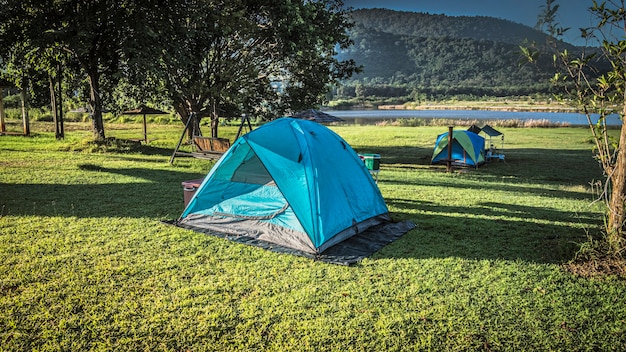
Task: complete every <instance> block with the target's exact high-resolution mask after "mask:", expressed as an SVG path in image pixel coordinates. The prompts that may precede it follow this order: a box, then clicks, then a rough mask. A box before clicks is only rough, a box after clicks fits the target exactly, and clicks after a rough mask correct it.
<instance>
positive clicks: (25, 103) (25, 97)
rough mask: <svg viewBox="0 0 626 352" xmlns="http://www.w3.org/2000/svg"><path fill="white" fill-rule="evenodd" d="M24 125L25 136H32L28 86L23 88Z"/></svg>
mask: <svg viewBox="0 0 626 352" xmlns="http://www.w3.org/2000/svg"><path fill="white" fill-rule="evenodd" d="M21 97H22V127H23V130H24V135H25V136H30V120H29V119H28V95H27V94H26V88H22V91H21Z"/></svg>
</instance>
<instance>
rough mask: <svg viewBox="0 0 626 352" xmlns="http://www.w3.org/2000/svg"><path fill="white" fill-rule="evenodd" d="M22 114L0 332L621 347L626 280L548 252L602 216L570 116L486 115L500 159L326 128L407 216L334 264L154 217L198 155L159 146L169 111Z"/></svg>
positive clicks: (449, 346) (7, 198) (41, 343)
mask: <svg viewBox="0 0 626 352" xmlns="http://www.w3.org/2000/svg"><path fill="white" fill-rule="evenodd" d="M107 128H108V129H107V131H108V135H109V136H112V137H117V138H139V137H140V136H141V127H140V125H115V126H113V125H111V126H107ZM32 129H33V131H35V135H34V136H33V137H30V138H24V137H19V136H0V165H1V166H0V292H1V294H0V350H7V351H18V350H81V351H82V350H128V351H136V350H194V351H200V350H207V351H209V350H224V351H227V350H281V351H282V350H311V351H313V350H314V351H325V350H342V351H343V350H410V351H414V350H427V349H428V350H439V351H441V350H459V351H475V350H492V351H493V350H500V351H520V350H602V351H610V350H624V349H626V318H625V317H626V304H625V303H624V299H623V298H624V296H625V295H626V283H625V282H624V281H623V280H621V279H618V278H615V277H595V278H584V277H579V276H576V275H574V274H572V273H570V272H569V271H567V270H565V269H564V266H565V264H567V263H569V262H570V261H572V260H573V259H574V258H575V257H576V254H577V250H578V249H579V246H580V244H581V243H584V242H586V241H588V239H589V236H592V235H595V234H597V233H598V231H599V227H600V225H601V223H602V216H601V213H600V208H599V206H598V205H597V204H596V203H594V199H595V195H594V190H593V187H592V185H593V184H594V180H598V179H600V178H601V176H602V175H601V173H600V170H599V168H598V167H597V164H596V162H595V161H594V160H593V158H592V153H591V146H592V145H591V143H590V140H589V136H588V132H587V130H586V129H584V128H551V129H543V128H542V129H539V128H537V129H528V128H526V129H518V128H503V129H502V131H503V132H504V133H505V145H504V147H505V150H504V152H505V154H506V162H494V163H489V164H487V165H485V166H483V167H481V168H479V169H458V170H456V171H455V172H454V173H446V172H444V168H443V167H440V166H432V165H430V163H429V162H430V156H431V155H430V154H431V153H432V148H433V143H434V141H435V137H436V135H437V134H439V133H441V132H444V131H445V127H433V126H427V127H399V126H384V127H381V126H335V127H332V129H333V130H335V131H336V132H337V133H338V134H339V135H341V136H342V137H344V138H345V139H346V140H347V141H348V142H349V143H350V144H351V145H352V146H353V148H355V149H356V150H357V151H359V152H364V153H379V154H381V156H382V165H381V173H380V175H379V182H378V185H379V187H380V189H381V191H382V193H383V196H384V198H385V200H386V202H387V204H388V206H389V209H390V211H391V212H392V215H393V217H394V218H395V219H412V220H413V221H415V223H416V224H417V225H418V226H417V229H415V230H413V231H411V232H409V233H408V234H406V235H405V236H403V237H402V238H401V239H399V240H398V241H396V242H394V243H392V244H390V245H389V246H387V247H385V248H383V249H382V250H381V251H379V252H378V253H376V254H375V255H374V256H372V257H371V258H368V259H366V260H364V261H363V262H361V263H360V264H358V265H356V266H353V267H343V266H337V265H332V264H325V263H321V262H316V261H312V260H309V259H305V258H300V257H294V256H291V255H286V254H277V253H273V252H268V251H266V250H262V249H259V248H256V247H249V246H245V245H241V244H236V243H231V242H228V241H226V240H222V239H218V238H213V237H209V236H206V235H202V234H198V233H195V232H191V231H187V230H183V229H180V228H176V227H173V226H168V225H165V224H163V223H161V221H162V220H168V219H174V218H176V217H178V216H179V215H180V213H181V212H182V187H181V182H182V181H186V180H191V179H195V178H199V177H202V176H204V175H205V174H206V172H207V171H208V170H209V169H210V167H211V165H212V164H211V162H207V161H202V160H196V159H185V158H177V159H176V160H175V163H174V165H169V164H168V163H167V161H168V159H169V157H170V155H171V152H172V149H173V148H174V145H175V144H176V140H177V138H178V137H179V136H180V132H181V131H180V128H179V126H171V125H170V126H157V125H151V126H149V135H150V138H151V139H154V140H153V141H152V142H150V143H149V144H148V145H139V144H136V143H128V142H124V141H122V140H120V139H117V140H114V141H113V142H112V143H109V144H108V145H99V146H98V145H93V144H90V143H88V142H87V139H88V138H87V137H88V136H89V132H88V131H87V127H86V126H85V125H81V124H76V125H73V126H71V128H69V130H70V131H69V132H68V134H67V138H66V139H65V140H64V141H56V140H55V139H54V136H53V134H52V133H50V132H37V131H42V130H43V129H44V127H43V126H42V125H38V124H37V123H35V124H34V125H33V127H32ZM222 132H223V133H224V135H225V136H229V137H230V138H231V139H232V137H233V136H234V134H235V133H236V127H230V126H227V127H223V128H222ZM329 157H332V156H329Z"/></svg>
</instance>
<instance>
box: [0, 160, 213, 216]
mask: <svg viewBox="0 0 626 352" xmlns="http://www.w3.org/2000/svg"><path fill="white" fill-rule="evenodd" d="M79 169H80V170H82V171H83V172H84V175H82V176H83V177H84V178H85V179H89V178H93V177H96V178H97V177H99V175H100V174H102V173H112V174H118V175H122V176H130V177H133V178H136V179H137V181H135V182H120V183H91V184H66V185H64V184H37V183H27V184H6V183H0V195H2V196H1V197H0V207H1V211H2V213H1V214H2V215H14V216H62V217H78V218H87V217H131V218H140V217H149V218H165V219H171V218H176V217H178V216H179V215H180V214H181V213H182V211H183V205H184V204H183V187H182V182H184V181H188V180H194V179H199V178H203V177H204V176H205V175H202V174H198V173H194V172H183V171H173V170H156V169H144V168H120V169H112V168H104V167H101V166H98V165H93V164H82V165H79Z"/></svg>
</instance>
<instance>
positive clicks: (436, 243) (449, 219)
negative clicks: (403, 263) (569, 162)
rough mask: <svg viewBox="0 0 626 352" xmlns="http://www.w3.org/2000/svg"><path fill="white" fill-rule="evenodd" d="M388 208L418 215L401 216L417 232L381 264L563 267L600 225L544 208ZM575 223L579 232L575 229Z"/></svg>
mask: <svg viewBox="0 0 626 352" xmlns="http://www.w3.org/2000/svg"><path fill="white" fill-rule="evenodd" d="M387 204H389V205H392V206H395V207H398V208H401V209H411V210H414V211H418V213H419V215H417V216H416V215H415V213H411V214H408V213H397V214H394V218H396V217H399V218H411V219H412V220H413V221H414V222H415V223H416V224H417V228H416V229H414V230H412V231H410V232H409V233H407V234H405V235H404V236H403V237H401V238H400V239H399V240H397V241H396V242H394V243H392V244H391V245H389V246H387V247H385V248H383V249H382V250H381V251H379V252H378V253H377V254H376V255H375V256H374V257H378V258H412V259H427V258H448V257H459V258H466V259H473V260H474V259H490V260H498V259H501V260H524V261H530V262H536V263H563V262H567V261H569V260H571V259H573V258H574V256H575V254H576V251H577V250H578V249H579V248H580V244H581V243H583V242H585V241H586V240H587V239H588V238H587V233H586V230H585V229H589V228H594V227H597V226H600V225H601V221H602V219H601V217H600V216H598V214H595V213H592V212H582V213H577V214H572V213H569V212H564V211H557V210H553V209H545V208H539V207H528V206H519V205H512V204H506V203H494V202H486V203H481V204H479V206H478V207H474V208H464V207H453V206H444V205H437V204H434V203H431V202H420V201H413V200H406V199H388V200H387ZM571 223H576V224H578V226H579V227H572V226H571V225H568V224H571Z"/></svg>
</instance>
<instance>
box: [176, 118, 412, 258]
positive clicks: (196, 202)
mask: <svg viewBox="0 0 626 352" xmlns="http://www.w3.org/2000/svg"><path fill="white" fill-rule="evenodd" d="M390 220H391V218H390V215H389V213H388V209H387V206H386V204H385V202H384V200H383V197H382V195H381V193H380V191H379V189H378V186H377V185H376V183H375V182H374V180H373V179H372V177H371V176H370V173H369V171H368V170H367V168H366V167H365V165H364V164H363V162H362V161H361V159H360V158H359V156H358V155H357V153H356V152H355V151H354V150H353V149H352V148H351V147H350V146H349V145H348V143H347V142H345V141H344V140H343V139H342V138H341V137H339V136H338V135H337V134H335V133H334V132H333V131H331V130H330V129H328V128H327V127H325V126H322V125H320V124H318V123H315V122H311V121H306V120H299V119H293V118H281V119H277V120H274V121H272V122H270V123H267V124H265V125H263V126H261V127H259V128H257V129H255V130H254V131H251V132H250V133H248V134H246V135H244V136H242V137H241V138H239V139H238V140H237V141H235V143H234V144H233V145H232V147H231V148H230V149H229V150H228V151H227V152H226V153H225V154H224V155H223V156H222V157H221V158H220V159H219V160H218V162H217V163H216V165H215V166H214V167H213V168H212V169H211V171H210V172H209V174H208V175H207V176H206V177H205V179H204V180H203V182H202V183H201V184H200V186H199V188H198V190H197V191H196V193H195V194H194V196H193V198H191V200H190V202H189V204H188V205H187V207H186V208H185V210H184V211H183V213H182V215H181V217H180V219H179V220H178V221H177V225H178V226H181V227H186V228H192V229H195V230H202V231H203V232H207V231H208V232H217V233H222V234H227V235H228V236H244V237H246V238H251V239H254V240H255V241H256V240H258V241H263V242H266V243H271V244H276V245H278V246H281V247H284V248H289V249H294V250H297V251H301V252H305V253H310V254H320V253H322V252H324V251H325V250H327V249H328V248H330V247H332V246H333V245H335V244H337V243H340V242H342V241H344V240H346V239H348V238H350V237H352V236H354V235H356V234H360V233H362V232H363V231H365V230H366V229H368V228H371V227H373V226H377V225H379V224H384V223H386V222H390ZM413 227H414V224H412V226H409V227H408V228H407V229H405V230H403V232H401V234H403V233H404V232H406V231H408V230H410V229H411V228H413ZM398 237H399V236H398Z"/></svg>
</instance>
